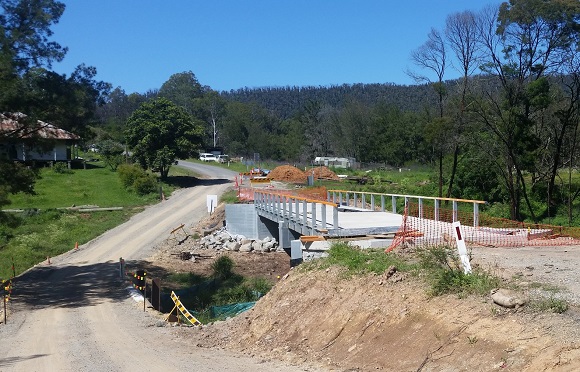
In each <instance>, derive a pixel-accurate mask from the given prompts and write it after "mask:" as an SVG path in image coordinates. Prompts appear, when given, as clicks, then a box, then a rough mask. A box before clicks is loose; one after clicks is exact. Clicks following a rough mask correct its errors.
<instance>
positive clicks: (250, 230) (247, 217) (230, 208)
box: [226, 204, 259, 239]
mask: <svg viewBox="0 0 580 372" xmlns="http://www.w3.org/2000/svg"><path fill="white" fill-rule="evenodd" d="M226 228H227V229H228V232H229V233H230V234H234V235H243V236H245V237H247V238H249V239H259V238H258V214H257V213H256V208H255V207H254V204H226Z"/></svg>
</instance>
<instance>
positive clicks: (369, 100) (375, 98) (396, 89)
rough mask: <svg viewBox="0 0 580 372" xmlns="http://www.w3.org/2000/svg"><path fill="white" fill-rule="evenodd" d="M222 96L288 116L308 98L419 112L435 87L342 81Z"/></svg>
mask: <svg viewBox="0 0 580 372" xmlns="http://www.w3.org/2000/svg"><path fill="white" fill-rule="evenodd" d="M221 96H222V97H224V98H226V99H228V100H231V101H238V102H243V103H256V104H258V105H259V106H261V107H263V108H265V109H267V110H268V111H270V112H272V113H274V114H276V115H277V116H278V117H280V118H289V117H292V116H294V115H296V114H297V113H299V112H300V110H301V109H302V108H303V107H304V105H305V104H306V103H308V102H312V101H314V102H319V103H321V104H323V105H329V106H332V107H341V106H342V104H343V103H345V102H349V101H358V102H360V103H362V104H363V105H365V106H367V107H372V106H374V105H376V104H386V105H389V106H391V105H392V106H396V107H398V108H399V109H400V110H402V111H413V112H418V111H420V110H423V109H424V108H425V107H434V105H436V102H437V97H436V94H435V90H434V89H433V87H432V86H430V85H395V84H391V83H387V84H343V85H335V86H330V87H323V86H320V87H315V86H306V87H297V86H293V87H289V86H288V87H262V88H241V89H238V90H231V91H229V92H225V91H224V92H221Z"/></svg>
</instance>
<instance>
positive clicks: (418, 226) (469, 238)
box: [386, 202, 580, 251]
mask: <svg viewBox="0 0 580 372" xmlns="http://www.w3.org/2000/svg"><path fill="white" fill-rule="evenodd" d="M456 214H457V218H456V220H457V221H459V222H461V225H462V228H463V234H464V239H465V243H466V244H467V245H468V246H469V245H471V246H484V247H524V246H562V245H580V228H578V227H564V226H552V225H546V224H535V223H527V222H518V221H512V220H507V219H503V218H496V217H489V216H484V215H481V214H480V215H479V224H478V226H474V222H473V219H474V215H473V211H461V210H458V211H456ZM435 216H436V214H435V207H434V206H430V205H423V206H422V215H421V217H420V216H419V205H418V204H416V203H412V202H409V203H408V205H407V207H406V208H405V215H404V216H403V224H402V226H401V228H400V229H399V232H398V233H397V234H396V236H395V240H394V241H393V244H392V245H391V247H389V248H387V250H386V251H390V250H392V249H393V248H395V247H396V246H397V245H404V244H412V245H415V246H436V245H441V244H446V245H451V246H455V245H456V243H455V236H454V235H453V228H452V222H453V210H451V209H447V208H444V207H440V208H439V211H438V218H437V220H436V218H435Z"/></svg>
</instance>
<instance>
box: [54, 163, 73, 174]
mask: <svg viewBox="0 0 580 372" xmlns="http://www.w3.org/2000/svg"><path fill="white" fill-rule="evenodd" d="M52 171H53V172H54V173H58V174H71V173H73V171H72V170H70V169H68V165H67V164H66V163H62V162H57V163H55V164H54V165H53V166H52Z"/></svg>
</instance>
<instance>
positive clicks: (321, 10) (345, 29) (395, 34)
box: [52, 0, 499, 94]
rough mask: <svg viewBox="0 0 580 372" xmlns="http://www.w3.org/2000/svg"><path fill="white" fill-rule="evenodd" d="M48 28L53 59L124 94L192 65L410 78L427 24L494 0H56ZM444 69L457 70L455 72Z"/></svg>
mask: <svg viewBox="0 0 580 372" xmlns="http://www.w3.org/2000/svg"><path fill="white" fill-rule="evenodd" d="M61 1H63V2H64V3H65V4H66V10H65V12H64V14H63V16H62V17H61V19H60V22H59V23H58V24H57V25H55V26H54V27H53V28H52V29H53V31H54V35H53V38H52V39H53V40H54V41H57V42H58V43H60V44H61V45H62V46H66V47H68V48H69V52H68V54H67V56H66V57H65V60H64V61H63V62H61V63H58V64H55V65H53V69H54V70H55V71H57V72H59V73H63V74H67V75H69V74H70V73H71V72H72V71H73V70H74V68H75V67H76V66H77V65H79V64H81V63H85V64H87V65H89V66H95V67H96V68H97V71H98V75H97V79H98V80H103V81H106V82H109V83H111V84H112V85H113V87H121V88H122V89H124V90H125V92H126V93H127V94H130V93H133V92H138V93H144V92H146V91H147V90H149V89H158V88H160V87H161V85H162V84H163V83H164V82H165V81H167V80H168V79H169V77H170V76H171V75H172V74H175V73H179V72H184V71H192V72H193V73H194V74H195V75H196V76H197V78H198V80H199V82H200V83H201V84H202V85H208V86H210V87H211V88H213V89H215V90H218V91H221V90H230V89H238V88H242V87H249V88H254V87H265V86H287V85H289V86H306V85H313V86H329V85H340V84H344V83H346V84H354V83H396V84H413V81H412V80H411V78H409V77H408V76H407V75H406V73H405V71H406V70H407V69H408V68H414V66H413V65H412V62H411V61H410V58H409V56H410V53H411V51H413V50H414V49H416V48H418V47H419V46H421V45H422V44H423V43H424V42H425V41H426V39H427V34H428V33H429V31H430V29H431V28H432V27H435V28H439V29H442V28H443V26H444V25H445V18H446V17H447V16H448V15H449V14H452V13H455V12H460V11H464V10H474V11H479V10H480V9H482V8H483V7H484V6H486V5H488V4H497V3H499V1H493V0H406V1H395V0H358V1H354V0H334V1H333V0H223V1H222V0H203V1H199V0H166V1H161V0H99V1H90V0H61ZM448 77H449V78H451V77H454V76H452V75H449V76H448Z"/></svg>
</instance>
